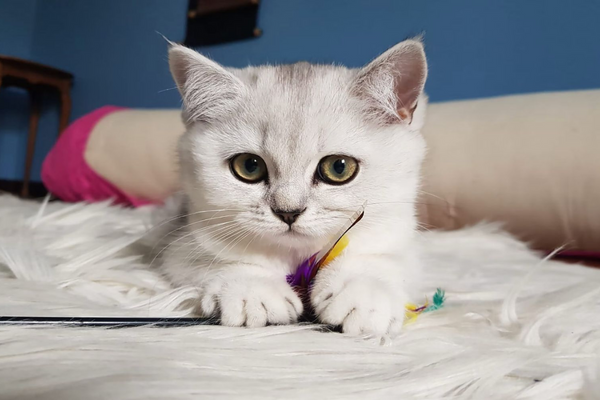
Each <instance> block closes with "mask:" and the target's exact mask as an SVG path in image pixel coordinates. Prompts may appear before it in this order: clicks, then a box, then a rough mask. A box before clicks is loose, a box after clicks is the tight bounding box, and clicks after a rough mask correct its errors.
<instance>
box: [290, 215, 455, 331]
mask: <svg viewBox="0 0 600 400" xmlns="http://www.w3.org/2000/svg"><path fill="white" fill-rule="evenodd" d="M365 205H366V203H365V204H363V205H362V206H361V207H360V208H359V209H358V211H356V212H355V213H354V214H353V215H352V217H351V218H350V219H349V221H348V222H347V223H346V224H345V225H344V226H343V228H342V229H341V230H340V232H339V234H338V235H336V236H335V237H334V239H333V240H332V241H331V242H330V243H329V244H328V245H327V246H326V247H325V248H324V249H323V250H321V251H320V252H318V253H315V254H313V255H312V256H310V257H309V258H307V259H306V260H304V261H303V262H302V263H301V264H300V265H299V266H298V268H296V271H295V272H294V273H292V274H289V275H288V276H287V282H288V283H289V284H290V285H291V286H292V287H293V288H294V290H295V291H296V293H298V295H299V296H300V299H301V300H302V302H303V303H304V305H305V308H306V309H307V310H309V313H312V309H311V306H310V300H309V295H310V290H311V288H312V285H313V282H314V279H315V277H316V276H317V273H318V272H319V270H320V269H322V268H324V267H326V266H327V264H329V263H330V262H331V261H333V260H334V259H335V258H336V257H337V256H339V255H340V254H341V253H342V252H343V251H344V250H345V249H346V247H347V246H348V243H349V240H348V237H347V236H346V234H347V233H348V231H349V230H350V229H352V227H354V226H355V225H356V224H357V223H358V222H359V221H360V220H361V219H362V218H363V216H364V214H365ZM445 300H446V296H445V292H444V291H443V290H442V289H437V291H436V292H435V294H434V295H433V299H432V302H433V304H431V305H430V304H429V300H427V299H426V300H425V304H423V305H421V306H418V305H416V304H412V303H408V304H407V305H406V317H405V323H406V324H408V323H412V322H414V321H415V320H416V319H417V317H418V316H419V315H421V314H422V313H425V312H430V311H435V310H438V309H440V308H442V307H443V306H444V302H445Z"/></svg>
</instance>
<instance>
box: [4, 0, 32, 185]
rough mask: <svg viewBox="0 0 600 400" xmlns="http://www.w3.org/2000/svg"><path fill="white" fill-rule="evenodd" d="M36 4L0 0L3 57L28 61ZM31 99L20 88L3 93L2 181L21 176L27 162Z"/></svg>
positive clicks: (22, 0) (18, 0)
mask: <svg viewBox="0 0 600 400" xmlns="http://www.w3.org/2000/svg"><path fill="white" fill-rule="evenodd" d="M35 8H36V2H35V1H29V0H0V54H3V55H9V56H14V57H22V58H29V57H31V50H32V46H33V32H34V25H35V15H36V12H35ZM28 109H29V97H28V96H27V94H26V93H25V92H24V91H22V90H19V89H14V88H9V89H6V88H4V89H2V90H1V91H0V179H2V178H3V177H20V176H21V175H22V173H23V163H24V162H25V146H26V140H27V127H28V121H29V119H28V116H27V114H26V113H24V112H23V110H28Z"/></svg>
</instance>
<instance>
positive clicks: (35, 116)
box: [21, 89, 40, 197]
mask: <svg viewBox="0 0 600 400" xmlns="http://www.w3.org/2000/svg"><path fill="white" fill-rule="evenodd" d="M29 96H30V98H31V114H30V115H29V135H28V137H27V155H26V157H25V175H24V176H23V188H22V189H21V196H22V197H28V196H29V179H30V178H31V166H32V164H33V156H34V153H35V141H36V137H37V130H38V122H39V120H40V96H39V94H38V93H37V92H36V91H35V89H32V90H31V91H30V92H29Z"/></svg>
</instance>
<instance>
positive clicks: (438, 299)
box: [423, 288, 446, 312]
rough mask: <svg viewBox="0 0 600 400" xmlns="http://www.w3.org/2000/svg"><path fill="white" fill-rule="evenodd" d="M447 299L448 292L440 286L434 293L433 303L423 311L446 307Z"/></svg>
mask: <svg viewBox="0 0 600 400" xmlns="http://www.w3.org/2000/svg"><path fill="white" fill-rule="evenodd" d="M445 301H446V292H444V291H443V290H442V289H440V288H438V289H437V290H436V291H435V294H434V295H433V304H432V305H430V306H429V307H427V308H426V309H425V310H424V311H423V312H429V311H435V310H439V309H440V308H442V307H444V302H445Z"/></svg>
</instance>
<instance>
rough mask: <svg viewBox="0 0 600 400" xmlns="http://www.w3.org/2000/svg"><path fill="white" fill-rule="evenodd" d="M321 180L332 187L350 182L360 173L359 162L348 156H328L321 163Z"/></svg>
mask: <svg viewBox="0 0 600 400" xmlns="http://www.w3.org/2000/svg"><path fill="white" fill-rule="evenodd" d="M317 173H318V176H319V178H320V179H321V180H322V181H323V182H325V183H329V184H330V185H342V184H344V183H348V182H350V181H351V180H352V179H354V177H355V176H356V174H357V173H358V161H356V160H355V159H354V158H352V157H347V156H327V157H325V158H323V159H322V160H321V161H320V162H319V166H318V168H317Z"/></svg>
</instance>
